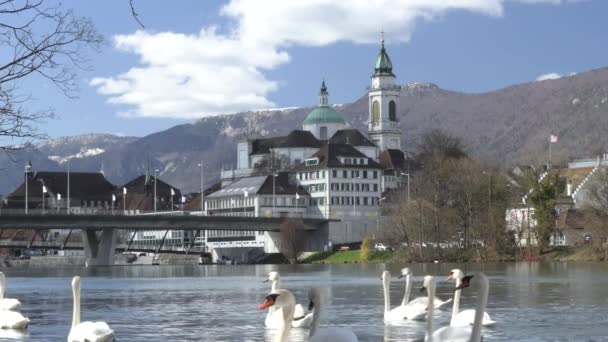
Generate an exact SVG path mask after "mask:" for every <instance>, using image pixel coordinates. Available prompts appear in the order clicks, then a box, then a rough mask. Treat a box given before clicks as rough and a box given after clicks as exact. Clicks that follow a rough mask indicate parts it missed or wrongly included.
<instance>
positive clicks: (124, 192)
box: [122, 187, 127, 215]
mask: <svg viewBox="0 0 608 342" xmlns="http://www.w3.org/2000/svg"><path fill="white" fill-rule="evenodd" d="M122 213H123V215H126V214H127V188H126V187H123V188H122Z"/></svg>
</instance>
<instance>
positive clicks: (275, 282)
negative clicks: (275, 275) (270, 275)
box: [270, 279, 279, 292]
mask: <svg viewBox="0 0 608 342" xmlns="http://www.w3.org/2000/svg"><path fill="white" fill-rule="evenodd" d="M278 289H279V280H278V279H276V280H273V281H272V285H271V287H270V291H271V292H274V291H276V290H278Z"/></svg>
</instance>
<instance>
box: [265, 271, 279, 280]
mask: <svg viewBox="0 0 608 342" xmlns="http://www.w3.org/2000/svg"><path fill="white" fill-rule="evenodd" d="M266 281H279V272H270V273H268V279H266Z"/></svg>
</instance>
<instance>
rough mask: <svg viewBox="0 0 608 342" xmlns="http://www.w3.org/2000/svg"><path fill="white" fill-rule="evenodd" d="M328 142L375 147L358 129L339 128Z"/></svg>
mask: <svg viewBox="0 0 608 342" xmlns="http://www.w3.org/2000/svg"><path fill="white" fill-rule="evenodd" d="M329 142H330V143H332V144H349V145H353V146H370V147H376V144H374V143H373V142H372V141H371V140H369V139H368V138H367V137H365V136H364V135H363V134H361V132H359V130H358V129H354V128H351V129H341V130H339V131H337V132H336V133H335V134H334V136H333V137H331V139H329Z"/></svg>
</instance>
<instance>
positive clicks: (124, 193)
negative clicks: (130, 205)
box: [122, 187, 127, 195]
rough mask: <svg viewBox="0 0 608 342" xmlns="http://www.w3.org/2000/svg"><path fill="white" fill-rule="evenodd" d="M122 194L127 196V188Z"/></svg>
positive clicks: (123, 189)
mask: <svg viewBox="0 0 608 342" xmlns="http://www.w3.org/2000/svg"><path fill="white" fill-rule="evenodd" d="M122 194H123V195H126V194H127V188H124V187H123V188H122Z"/></svg>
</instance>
